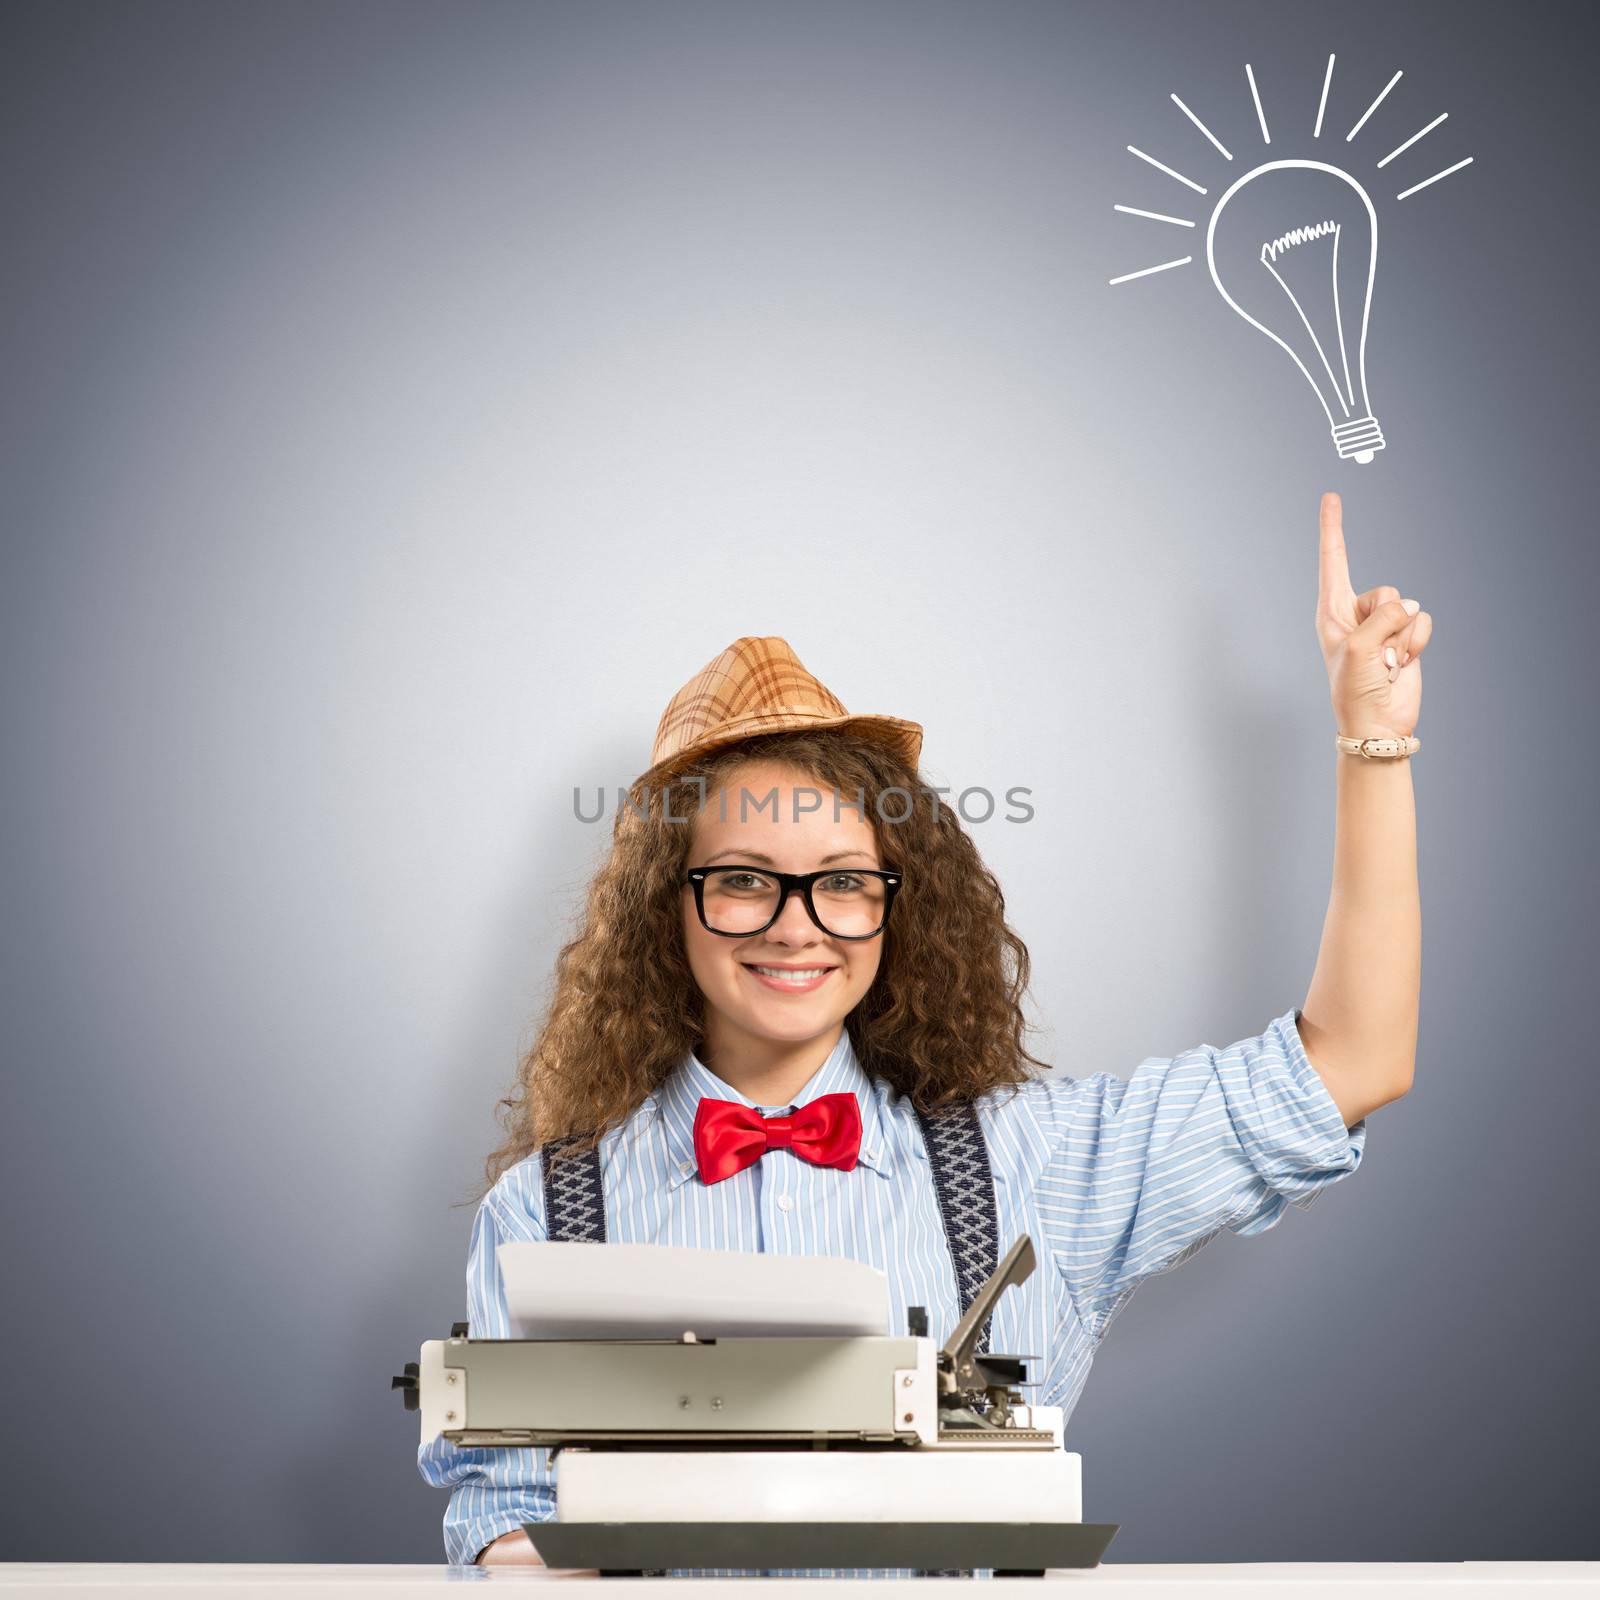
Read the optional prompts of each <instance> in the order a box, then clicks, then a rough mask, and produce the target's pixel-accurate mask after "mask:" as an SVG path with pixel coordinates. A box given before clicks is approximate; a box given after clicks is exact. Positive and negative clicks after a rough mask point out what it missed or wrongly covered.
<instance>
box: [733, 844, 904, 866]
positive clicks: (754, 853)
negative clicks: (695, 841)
mask: <svg viewBox="0 0 1600 1600" xmlns="http://www.w3.org/2000/svg"><path fill="white" fill-rule="evenodd" d="M717 856H746V857H748V858H749V859H750V860H751V861H764V862H766V864H767V865H768V866H769V867H775V866H777V864H778V863H777V862H776V861H774V860H773V859H772V857H771V856H768V855H763V854H762V853H761V852H760V851H759V850H746V849H744V848H742V847H741V846H739V845H729V846H728V848H727V849H725V850H718V851H717V852H716V855H712V856H708V857H707V859H706V865H707V866H708V867H709V866H710V865H711V863H712V862H713V861H715V860H716V859H717ZM851 856H865V857H866V858H867V859H868V860H869V861H870V860H871V859H872V856H871V852H870V851H866V850H835V851H834V853H833V854H832V855H831V856H824V857H823V858H822V860H821V862H819V863H818V864H819V865H820V866H826V865H827V864H828V863H829V862H830V861H845V860H848V859H849V858H850V857H851Z"/></svg>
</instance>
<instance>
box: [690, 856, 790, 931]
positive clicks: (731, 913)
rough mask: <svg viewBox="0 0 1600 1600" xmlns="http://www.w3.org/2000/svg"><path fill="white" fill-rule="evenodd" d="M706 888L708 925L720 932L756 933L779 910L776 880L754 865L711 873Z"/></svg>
mask: <svg viewBox="0 0 1600 1600" xmlns="http://www.w3.org/2000/svg"><path fill="white" fill-rule="evenodd" d="M703 887H704V904H705V910H706V926H707V927H708V928H712V929H715V931H716V932H718V933H755V932H756V931H757V930H758V929H761V928H764V927H766V925H767V924H768V923H769V922H771V921H772V914H773V912H774V911H776V910H777V909H778V885H777V882H776V880H775V879H772V878H769V877H768V876H767V875H766V873H764V872H757V871H756V870H755V869H754V868H753V867H740V868H738V869H737V870H735V871H733V872H708V873H707V874H706V878H705V884H704V886H703Z"/></svg>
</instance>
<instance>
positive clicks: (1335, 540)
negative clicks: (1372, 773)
mask: <svg viewBox="0 0 1600 1600" xmlns="http://www.w3.org/2000/svg"><path fill="white" fill-rule="evenodd" d="M1432 632H1433V618H1432V617H1430V616H1429V615H1428V613H1427V612H1426V611H1424V610H1423V609H1422V608H1421V606H1420V605H1419V604H1418V602H1417V601H1415V600H1402V599H1401V597H1400V591H1399V590H1398V589H1396V588H1395V587H1394V586H1393V585H1392V584H1381V585H1379V587H1378V588H1376V589H1368V590H1367V591H1366V593H1365V594H1357V593H1356V592H1355V590H1354V589H1352V588H1351V587H1350V563H1349V560H1348V558H1347V556H1346V554H1345V547H1344V513H1343V507H1342V506H1341V504H1340V501H1339V497H1338V495H1336V494H1333V493H1328V494H1325V495H1323V497H1322V558H1321V582H1320V584H1319V587H1318V593H1317V639H1318V641H1319V642H1320V644H1321V645H1322V659H1323V661H1324V662H1325V663H1326V664H1327V668H1328V685H1329V690H1330V693H1331V696H1332V699H1333V715H1334V719H1335V721H1336V722H1337V723H1338V727H1337V729H1336V731H1337V732H1339V733H1343V734H1348V735H1349V736H1350V737H1351V738H1353V739H1367V738H1372V739H1383V738H1391V737H1393V738H1402V739H1404V738H1409V737H1410V735H1411V732H1412V730H1413V729H1414V728H1415V727H1416V725H1417V715H1418V713H1419V712H1420V711H1421V709H1422V663H1421V661H1420V660H1419V659H1418V658H1419V657H1420V656H1421V654H1422V652H1423V649H1424V647H1425V646H1426V645H1427V643H1428V639H1429V636H1430V635H1431V634H1432ZM1391 651H1392V652H1393V654H1392V655H1390V654H1389V652H1391ZM1391 662H1392V663H1393V664H1392V665H1391Z"/></svg>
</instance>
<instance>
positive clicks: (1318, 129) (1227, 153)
mask: <svg viewBox="0 0 1600 1600" xmlns="http://www.w3.org/2000/svg"><path fill="white" fill-rule="evenodd" d="M1335 59H1336V58H1335V56H1334V55H1333V54H1332V53H1331V52H1330V53H1329V56H1328V67H1327V71H1326V72H1325V73H1324V74H1323V77H1322V93H1321V95H1320V97H1319V98H1318V100H1317V120H1316V125H1315V126H1314V127H1313V128H1312V130H1311V137H1312V138H1313V139H1320V138H1321V137H1322V123H1323V118H1324V117H1325V115H1326V114H1327V109H1328V93H1329V90H1330V89H1331V88H1332V86H1333V64H1334V60H1335ZM1244 71H1245V79H1246V81H1247V82H1248V83H1249V85H1250V98H1251V100H1252V102H1253V103H1254V106H1255V113H1256V120H1257V122H1258V123H1259V124H1260V127H1261V142H1262V143H1263V144H1271V143H1272V135H1271V133H1270V131H1269V130H1268V127H1267V117H1266V112H1265V111H1264V110H1263V109H1262V104H1261V91H1260V89H1259V87H1258V86H1257V84H1256V75H1255V68H1254V66H1253V65H1252V64H1251V63H1250V62H1248V61H1247V62H1246V63H1245V68H1244ZM1404 76H1405V71H1404V69H1403V68H1402V69H1401V70H1400V71H1397V72H1396V73H1395V74H1394V76H1393V77H1392V78H1390V79H1389V81H1388V82H1387V83H1386V84H1384V86H1383V87H1382V88H1381V89H1380V90H1379V91H1378V93H1377V95H1376V96H1375V97H1374V99H1373V100H1372V103H1371V104H1370V105H1368V107H1367V108H1366V110H1365V111H1363V112H1362V113H1361V115H1360V116H1359V117H1357V118H1356V120H1355V122H1354V123H1352V124H1351V127H1350V131H1349V132H1348V133H1347V134H1346V135H1345V136H1344V140H1345V143H1346V144H1349V143H1351V142H1352V141H1353V140H1354V139H1355V137H1356V135H1357V134H1358V133H1360V132H1361V130H1362V128H1364V127H1365V126H1366V123H1367V119H1368V118H1369V117H1370V116H1371V115H1372V113H1373V112H1374V111H1376V110H1377V109H1378V107H1379V106H1380V105H1382V104H1383V102H1384V101H1385V100H1386V99H1387V98H1388V95H1389V91H1390V90H1391V89H1393V88H1394V86H1395V85H1396V84H1397V83H1399V81H1400V80H1401V78H1403V77H1404ZM1170 98H1171V100H1172V103H1173V104H1174V105H1175V106H1177V108H1178V109H1179V110H1180V111H1181V112H1182V113H1183V114H1184V116H1186V117H1187V118H1188V119H1189V121H1190V122H1192V123H1193V124H1194V126H1195V127H1196V128H1198V129H1199V130H1200V132H1201V133H1203V134H1204V135H1205V137H1206V138H1207V139H1208V140H1210V142H1211V143H1212V144H1213V145H1214V146H1215V147H1216V149H1217V150H1218V152H1219V153H1220V154H1221V155H1222V157H1223V159H1224V160H1227V161H1232V160H1233V152H1232V151H1231V150H1229V149H1228V147H1227V146H1226V145H1225V144H1223V142H1222V141H1221V140H1220V139H1219V138H1218V137H1217V136H1216V134H1214V133H1213V132H1212V131H1211V129H1210V128H1208V127H1207V126H1206V124H1205V123H1204V122H1203V121H1202V120H1201V119H1200V117H1199V116H1198V115H1197V114H1196V113H1195V112H1194V111H1192V110H1191V109H1190V108H1189V106H1188V105H1186V104H1185V103H1184V101H1183V100H1181V99H1180V98H1179V97H1178V96H1177V95H1176V94H1173V95H1172V96H1171V97H1170ZM1449 115H1450V113H1449V112H1448V111H1441V112H1440V113H1439V115H1438V116H1436V117H1435V118H1434V119H1433V121H1432V122H1430V123H1427V124H1426V125H1425V126H1423V127H1421V128H1419V129H1418V130H1417V131H1416V132H1415V133H1414V134H1412V135H1411V137H1410V138H1409V139H1405V140H1403V141H1402V142H1401V143H1400V144H1397V145H1396V146H1395V147H1394V149H1393V150H1391V151H1390V152H1389V153H1388V155H1386V156H1384V157H1383V159H1382V160H1381V161H1379V162H1378V167H1379V168H1380V169H1382V168H1383V167H1386V166H1388V165H1389V163H1390V162H1391V161H1393V160H1394V158H1395V157H1396V156H1398V155H1401V154H1403V153H1404V152H1405V151H1407V150H1409V149H1410V148H1411V147H1412V145H1414V144H1417V143H1419V142H1420V141H1421V140H1422V139H1423V138H1425V137H1426V136H1427V135H1428V134H1430V133H1432V132H1433V130H1434V129H1435V128H1437V127H1438V126H1439V124H1440V123H1441V122H1443V121H1445V120H1446V118H1447V117H1448V116H1449ZM1127 149H1128V153H1129V154H1130V155H1135V156H1137V157H1138V158H1139V159H1140V160H1141V161H1144V162H1148V163H1149V165H1150V166H1152V167H1154V168H1155V169H1156V170H1157V171H1158V172H1163V173H1165V174H1166V175H1167V177H1169V178H1174V179H1176V180H1177V181H1178V182H1179V183H1181V184H1184V185H1186V186H1187V187H1188V188H1190V189H1193V190H1194V192H1195V193H1196V194H1205V193H1206V192H1207V191H1206V188H1205V186H1204V185H1203V184H1200V183H1196V182H1195V180H1194V179H1193V178H1191V177H1188V176H1186V175H1185V174H1184V173H1182V172H1179V171H1178V170H1177V169H1176V168H1175V167H1170V166H1168V165H1167V164H1166V162H1164V161H1158V160H1157V159H1156V157H1154V156H1153V155H1149V154H1147V153H1146V152H1145V151H1143V150H1141V149H1139V147H1138V146H1137V145H1131V144H1130V145H1129V146H1128V147H1127ZM1471 165H1472V157H1471V156H1467V157H1466V158H1465V159H1464V160H1461V161H1458V162H1456V163H1455V165H1454V166H1450V167H1446V168H1445V169H1444V170H1443V171H1442V172H1436V173H1434V175H1433V176H1432V177H1431V178H1424V179H1423V180H1422V182H1421V183H1414V184H1412V185H1411V186H1410V188H1408V189H1402V190H1401V191H1400V192H1399V193H1398V194H1397V195H1396V196H1395V199H1396V200H1405V199H1408V198H1409V197H1410V196H1411V195H1414V194H1416V193H1417V192H1418V191H1419V190H1422V189H1426V188H1427V187H1428V186H1429V185H1430V184H1435V183H1437V182H1439V180H1440V179H1441V178H1448V177H1449V176H1450V174H1451V173H1453V172H1459V171H1460V170H1461V169H1462V168H1463V167H1469V166H1471ZM1112 209H1113V210H1114V211H1121V212H1123V213H1125V214H1126V215H1128V216H1130V217H1146V218H1148V219H1150V220H1151V221H1153V222H1167V223H1175V224H1176V225H1178V226H1179V227H1185V228H1192V227H1194V226H1195V224H1194V223H1193V222H1192V221H1191V220H1190V219H1189V218H1187V217H1173V216H1168V215H1167V214H1166V213H1164V212H1160V211H1145V210H1142V209H1140V208H1139V207H1137V206H1125V205H1121V204H1117V205H1114V206H1113V207H1112ZM1193 259H1194V258H1193V257H1192V256H1185V257H1184V258H1183V259H1182V260H1181V261H1163V262H1161V263H1159V264H1158V265H1157V266H1153V267H1144V268H1141V269H1140V270H1139V271H1137V272H1124V273H1122V274H1120V275H1119V276H1118V277H1115V278H1110V279H1108V280H1107V282H1108V283H1111V284H1118V283H1130V282H1132V280H1133V279H1135V278H1148V277H1149V276H1150V275H1151V273H1154V272H1165V271H1166V270H1167V269H1168V268H1169V267H1183V266H1188V265H1189V263H1190V262H1191V261H1192V260H1193Z"/></svg>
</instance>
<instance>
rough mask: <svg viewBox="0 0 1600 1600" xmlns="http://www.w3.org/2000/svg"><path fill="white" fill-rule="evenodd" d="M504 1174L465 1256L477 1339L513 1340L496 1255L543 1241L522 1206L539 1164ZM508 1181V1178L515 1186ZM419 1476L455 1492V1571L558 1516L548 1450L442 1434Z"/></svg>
mask: <svg viewBox="0 0 1600 1600" xmlns="http://www.w3.org/2000/svg"><path fill="white" fill-rule="evenodd" d="M529 1164H531V1166H532V1168H533V1170H532V1172H531V1173H529V1172H528V1171H527V1170H526V1166H527V1165H528V1164H525V1165H524V1167H523V1168H519V1169H515V1170H514V1171H513V1172H512V1173H508V1174H506V1177H505V1178H502V1179H501V1181H500V1183H498V1184H497V1185H496V1186H495V1188H494V1189H492V1190H490V1192H489V1193H488V1194H487V1195H485V1196H484V1198H483V1201H482V1202H481V1204H480V1205H479V1207H478V1213H477V1216H476V1217H475V1218H474V1219H473V1223H472V1243H471V1247H470V1249H469V1250H468V1254H467V1334H468V1337H469V1338H473V1339H508V1338H510V1337H511V1319H510V1316H509V1314H508V1312H507V1310H506V1294H505V1284H504V1283H503V1281H502V1279H501V1276H500V1265H499V1260H498V1257H497V1254H496V1252H497V1250H498V1248H499V1246H500V1245H501V1244H502V1243H505V1242H508V1241H511V1240H533V1241H538V1240H542V1239H543V1238H544V1237H545V1233H544V1224H543V1217H542V1215H536V1214H533V1212H532V1207H530V1206H528V1205H525V1204H521V1203H519V1202H518V1197H519V1196H521V1197H522V1198H523V1199H524V1200H526V1199H527V1198H528V1197H529V1196H530V1195H536V1194H537V1190H538V1158H537V1157H532V1158H530V1163H529ZM507 1180H510V1181H509V1182H508V1181H507ZM417 1470H418V1471H419V1472H420V1473H421V1474H422V1476H423V1478H424V1479H425V1480H426V1481H427V1482H428V1483H430V1484H432V1485H433V1487H434V1488H436V1489H450V1490H451V1491H452V1493H451V1496H450V1503H449V1504H448V1505H447V1506H446V1507H445V1513H444V1548H445V1555H446V1557H447V1558H448V1560H449V1561H450V1563H451V1565H453V1566H471V1565H472V1563H473V1562H475V1561H476V1560H477V1558H478V1556H479V1554H480V1552H482V1550H483V1549H484V1548H485V1547H486V1546H488V1545H490V1544H492V1543H494V1541H495V1540H496V1539H498V1538H499V1537H500V1536H501V1534H503V1533H510V1532H511V1531H512V1529H514V1528H520V1527H521V1526H522V1525H523V1523H525V1522H548V1521H551V1520H552V1519H553V1518H554V1517H555V1514H556V1496H555V1474H554V1471H553V1469H552V1468H551V1465H550V1452H549V1451H548V1450H547V1449H537V1450H535V1449H510V1448H507V1449H492V1450H491V1449H471V1450H464V1449H462V1448H460V1447H459V1446H457V1445H455V1444H452V1443H451V1442H450V1441H449V1440H448V1439H446V1438H444V1436H443V1435H442V1434H441V1435H438V1436H436V1437H435V1438H433V1439H431V1440H424V1441H423V1442H422V1443H421V1444H420V1445H419V1446H418V1449H417Z"/></svg>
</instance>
